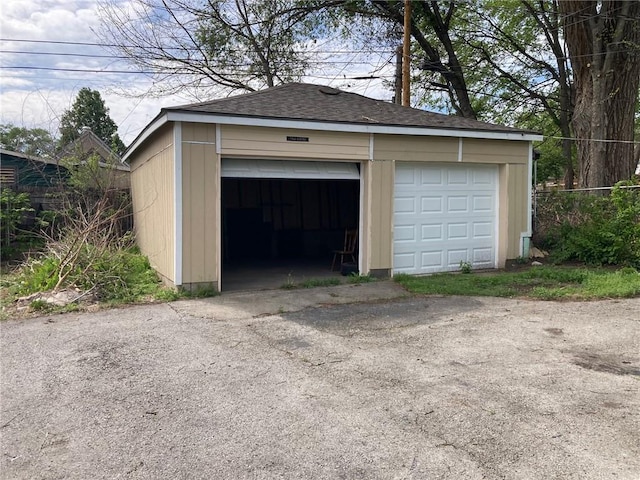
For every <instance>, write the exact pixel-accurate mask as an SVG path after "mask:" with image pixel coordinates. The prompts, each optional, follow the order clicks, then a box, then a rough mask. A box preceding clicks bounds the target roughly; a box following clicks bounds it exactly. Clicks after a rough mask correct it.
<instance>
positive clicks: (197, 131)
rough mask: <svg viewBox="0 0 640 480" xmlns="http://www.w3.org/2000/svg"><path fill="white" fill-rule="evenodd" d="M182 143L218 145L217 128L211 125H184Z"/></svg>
mask: <svg viewBox="0 0 640 480" xmlns="http://www.w3.org/2000/svg"><path fill="white" fill-rule="evenodd" d="M182 142H207V143H213V144H215V143H216V126H215V125H214V124H211V123H187V122H185V123H183V124H182Z"/></svg>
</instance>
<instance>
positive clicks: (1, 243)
mask: <svg viewBox="0 0 640 480" xmlns="http://www.w3.org/2000/svg"><path fill="white" fill-rule="evenodd" d="M29 212H33V208H31V204H30V200H29V194H28V193H16V192H14V191H13V190H11V189H9V188H2V189H0V234H1V235H2V238H1V239H0V249H1V250H2V258H3V259H6V258H8V256H9V255H10V254H11V253H13V250H12V247H13V246H12V243H13V242H14V241H15V240H16V237H17V235H18V233H19V231H18V227H19V226H20V224H21V223H22V221H23V220H24V216H25V215H26V214H27V213H29Z"/></svg>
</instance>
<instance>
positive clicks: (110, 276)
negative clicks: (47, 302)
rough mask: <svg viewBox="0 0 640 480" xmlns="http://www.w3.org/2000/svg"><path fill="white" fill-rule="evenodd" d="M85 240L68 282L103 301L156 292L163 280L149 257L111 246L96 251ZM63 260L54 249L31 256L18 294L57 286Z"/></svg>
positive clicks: (21, 275)
mask: <svg viewBox="0 0 640 480" xmlns="http://www.w3.org/2000/svg"><path fill="white" fill-rule="evenodd" d="M96 250H97V249H96V247H95V246H93V245H91V244H85V245H84V246H83V248H82V251H81V252H80V255H79V256H78V258H77V260H76V262H75V263H74V267H73V270H72V271H71V272H70V273H69V275H68V276H67V277H66V279H65V286H73V287H76V288H79V289H80V290H81V291H85V292H91V293H92V294H93V295H94V296H96V297H97V298H98V299H99V300H101V301H106V302H116V303H123V302H133V301H136V300H138V299H143V298H145V297H147V296H154V295H155V294H157V293H158V292H159V291H160V289H161V286H160V283H159V280H158V277H157V274H156V273H155V271H154V270H153V269H152V268H151V266H150V265H149V261H148V260H147V258H146V257H145V256H143V255H141V254H140V253H139V252H137V250H136V249H132V248H128V249H109V250H101V251H96ZM61 263H62V262H61V260H60V259H59V258H57V257H56V256H55V255H54V254H53V253H52V252H48V253H44V254H42V255H41V256H40V257H39V258H34V259H31V260H30V261H29V262H27V263H26V264H25V265H24V266H23V267H22V268H21V269H20V271H19V272H18V274H17V277H16V282H15V285H16V289H15V291H14V293H15V294H16V295H20V296H24V295H29V294H32V293H36V292H46V291H49V290H53V289H54V288H55V286H56V284H57V282H58V279H59V272H60V268H61Z"/></svg>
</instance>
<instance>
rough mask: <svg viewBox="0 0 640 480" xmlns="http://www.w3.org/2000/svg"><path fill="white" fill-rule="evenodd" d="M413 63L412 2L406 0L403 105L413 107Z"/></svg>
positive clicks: (403, 46)
mask: <svg viewBox="0 0 640 480" xmlns="http://www.w3.org/2000/svg"><path fill="white" fill-rule="evenodd" d="M410 62H411V0H404V32H403V37H402V105H404V106H405V107H409V106H410V105H411V92H410V89H409V82H410V69H409V66H410Z"/></svg>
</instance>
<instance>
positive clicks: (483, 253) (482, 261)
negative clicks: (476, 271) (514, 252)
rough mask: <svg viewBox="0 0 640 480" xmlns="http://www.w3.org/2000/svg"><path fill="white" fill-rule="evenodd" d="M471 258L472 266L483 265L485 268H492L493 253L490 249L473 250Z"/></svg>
mask: <svg viewBox="0 0 640 480" xmlns="http://www.w3.org/2000/svg"><path fill="white" fill-rule="evenodd" d="M472 258H473V263H474V264H478V265H485V266H486V267H492V266H493V251H492V249H491V248H490V247H487V248H474V249H473V251H472Z"/></svg>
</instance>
